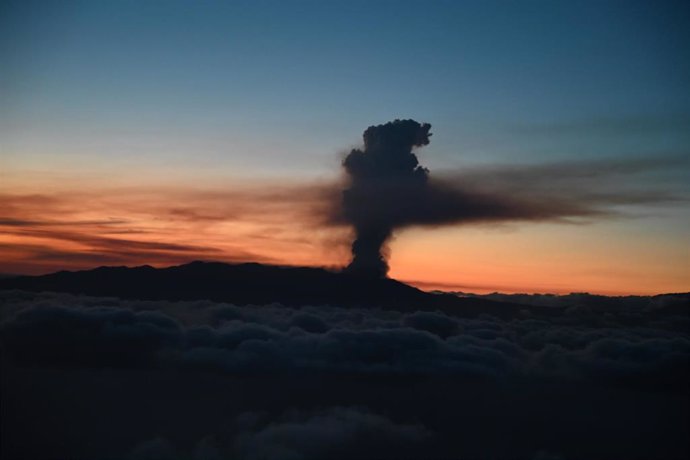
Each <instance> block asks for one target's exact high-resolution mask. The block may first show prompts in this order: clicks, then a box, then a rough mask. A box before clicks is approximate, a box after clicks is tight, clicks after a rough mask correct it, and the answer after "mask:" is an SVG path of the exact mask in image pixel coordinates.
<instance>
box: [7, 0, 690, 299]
mask: <svg viewBox="0 0 690 460" xmlns="http://www.w3.org/2000/svg"><path fill="white" fill-rule="evenodd" d="M689 19H690V8H689V7H688V6H687V4H686V3H685V2H635V1H625V2H586V1H583V2H549V1H543V2H542V1H526V2H511V1H499V2H492V1H482V2H479V1H477V2H461V1H449V2H441V1H431V2H422V3H420V2H405V1H395V2H392V1H375V2H357V1H347V2H337V1H332V2H331V1H329V2H316V1H314V2H307V1H290V2H285V1H254V2H249V1H248V2H176V1H165V2H153V1H151V2H129V1H118V2H106V1H89V2H32V1H25V2H13V1H8V2H3V3H2V5H1V6H0V62H2V63H3V64H2V70H0V272H3V273H26V274H38V273H47V272H51V271H56V270H60V269H81V268H91V267H95V266H99V265H142V264H150V265H154V266H166V265H171V264H176V263H183V262H187V261H191V260H195V259H203V260H225V261H232V262H239V261H259V262H267V263H277V264H289V265H302V264H304V265H316V266H327V267H339V266H342V265H344V264H347V262H348V258H349V248H348V244H349V241H350V239H351V237H352V234H351V230H350V229H348V228H347V227H344V226H338V225H328V224H327V223H326V222H325V221H324V220H323V219H321V218H320V217H319V216H321V214H320V211H322V210H323V207H324V206H327V204H328V203H329V202H330V201H329V200H332V199H333V197H337V196H338V193H339V190H340V189H341V188H339V186H340V185H341V182H342V181H343V173H342V171H341V167H340V164H341V162H342V160H343V158H344V156H345V155H346V154H347V153H348V152H349V151H350V150H351V149H353V148H358V147H359V146H360V145H361V142H362V137H361V136H362V132H363V131H364V130H365V129H366V128H367V127H368V126H370V125H377V124H382V123H386V122H388V121H390V120H393V119H396V118H412V119H415V120H417V121H420V122H428V123H431V125H432V128H431V131H432V133H433V136H432V138H431V143H430V144H429V145H428V146H425V147H423V148H419V149H418V152H417V153H418V156H419V159H420V162H421V163H422V164H423V165H424V166H426V167H428V168H429V170H430V174H431V175H432V177H434V175H436V176H444V175H447V176H448V177H451V178H452V180H453V181H459V182H460V183H461V184H462V183H464V182H463V181H470V182H472V178H475V180H474V181H473V182H480V181H479V180H477V178H480V179H482V180H481V184H480V185H482V186H483V187H489V188H491V187H493V186H494V185H495V184H498V183H499V182H500V181H499V180H498V179H495V178H496V177H499V178H503V177H504V176H505V175H506V174H508V175H509V174H510V171H515V170H516V168H517V169H519V170H521V171H522V170H529V171H532V173H531V174H534V171H539V168H540V167H542V166H544V165H547V166H548V165H552V166H554V165H556V166H558V167H555V166H554V167H552V168H551V169H548V168H546V170H547V171H565V172H563V173H558V174H553V173H548V174H547V173H545V174H544V175H543V176H540V177H539V180H538V181H536V182H539V184H541V185H540V186H539V187H537V188H536V189H534V190H533V188H530V187H532V183H533V181H527V182H523V185H521V187H522V188H523V189H525V190H528V191H539V192H540V195H539V197H540V199H542V200H546V201H548V200H549V199H552V198H553V194H554V193H556V192H554V191H557V192H558V193H560V194H561V195H562V194H563V193H565V192H568V193H576V192H578V193H580V195H583V193H582V191H583V190H587V191H591V193H590V195H589V196H590V197H594V198H592V199H596V197H598V196H601V194H602V193H604V192H607V193H610V192H611V190H613V189H615V190H617V191H619V195H621V194H622V195H623V196H626V197H627V199H619V200H618V201H615V200H614V201H611V200H609V201H607V202H606V203H605V204H601V206H604V208H605V209H601V208H599V210H601V211H602V212H600V213H598V214H596V215H592V216H588V217H586V218H578V219H574V220H573V219H546V220H544V221H529V222H523V221H515V222H512V221H505V222H480V223H476V224H463V225H444V226H433V227H430V226H424V227H410V228H405V229H401V230H399V231H396V233H395V235H394V239H393V240H392V242H391V243H390V245H389V253H390V269H391V270H390V273H389V275H390V276H391V277H393V278H396V279H401V280H405V281H409V282H412V283H413V284H416V285H418V286H420V287H423V288H425V289H446V290H462V291H471V292H491V291H495V290H497V291H503V292H556V293H563V292H573V291H576V292H579V291H588V292H595V293H604V294H628V293H634V294H656V293H662V292H680V291H688V290H690V231H689V230H688V229H689V228H690V209H689V208H688V206H687V199H688V197H690V188H689V187H688V185H687V182H690V181H688V179H690V160H689V158H690V59H689V58H690V45H689V44H690V32H689V31H688V28H687V23H688V20H689ZM630 164H637V165H640V164H643V165H646V166H645V167H644V168H629V167H626V166H625V165H630ZM564 165H565V166H567V167H566V168H564V167H563V166H564ZM602 165H618V166H617V167H615V168H602V167H601V166H602ZM602 170H605V171H604V172H605V173H601V171H602ZM573 171H576V172H577V171H588V173H587V174H580V175H579V176H578V175H577V174H575V175H574V174H573ZM591 171H598V173H597V174H592V173H591ZM492 173H493V174H494V176H492ZM528 176H529V175H528ZM529 177H533V176H529ZM534 177H536V176H534ZM583 177H584V178H585V179H586V180H585V179H583ZM593 177H594V179H593ZM578 178H579V179H578ZM564 184H566V185H567V186H566V185H564ZM637 197H643V198H644V199H641V198H640V199H637Z"/></svg>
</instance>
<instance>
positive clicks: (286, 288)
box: [0, 262, 560, 316]
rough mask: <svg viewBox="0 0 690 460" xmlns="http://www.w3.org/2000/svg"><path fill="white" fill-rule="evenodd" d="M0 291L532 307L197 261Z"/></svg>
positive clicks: (31, 280) (475, 309) (494, 309)
mask: <svg viewBox="0 0 690 460" xmlns="http://www.w3.org/2000/svg"><path fill="white" fill-rule="evenodd" d="M0 289H22V290H28V291H55V292H68V293H72V294H85V295H90V296H113V297H119V298H124V299H142V300H197V299H208V300H213V301H222V302H230V303H234V304H237V305H247V304H256V305H259V304H266V303H274V302H275V303H281V304H283V305H289V306H299V305H310V304H311V305H324V304H328V305H334V306H360V307H381V308H390V309H396V310H442V311H446V312H449V313H453V314H460V315H477V314H481V313H488V314H492V315H499V316H506V315H507V316H512V315H514V314H517V313H518V312H519V311H520V310H523V309H525V308H528V309H530V310H532V311H533V312H535V313H536V312H539V311H541V312H544V313H548V312H553V313H556V312H557V311H559V310H560V309H558V308H551V307H526V306H524V305H517V304H512V303H507V302H496V301H490V300H485V299H475V298H460V297H457V296H455V295H451V294H431V293H427V292H424V291H421V290H419V289H416V288H414V287H412V286H409V285H406V284H403V283H400V282H398V281H395V280H392V279H370V278H362V277H358V276H353V275H349V274H346V273H339V272H332V271H328V270H324V269H320V268H307V267H280V266H272V265H261V264H256V263H247V264H236V265H231V264H224V263H217V262H192V263H189V264H185V265H179V266H175V267H168V268H160V269H157V268H153V267H150V266H141V267H133V268H128V267H100V268H96V269H93V270H85V271H75V272H68V271H61V272H57V273H52V274H49V275H42V276H22V277H17V278H10V279H0Z"/></svg>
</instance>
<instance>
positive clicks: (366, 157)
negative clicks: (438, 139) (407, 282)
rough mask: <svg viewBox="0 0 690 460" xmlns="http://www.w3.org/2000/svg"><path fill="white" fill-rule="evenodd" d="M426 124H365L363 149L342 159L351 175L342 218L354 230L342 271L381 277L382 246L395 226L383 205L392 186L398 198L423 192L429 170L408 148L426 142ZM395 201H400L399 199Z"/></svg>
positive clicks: (393, 216) (385, 266)
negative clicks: (346, 264) (346, 265)
mask: <svg viewBox="0 0 690 460" xmlns="http://www.w3.org/2000/svg"><path fill="white" fill-rule="evenodd" d="M429 129H431V125H430V124H428V123H423V124H420V123H417V122H416V121H414V120H395V121H392V122H389V123H386V124H384V125H378V126H370V127H369V128H367V130H366V131H364V135H363V137H364V150H360V149H354V150H352V151H351V152H350V154H349V155H348V156H347V157H346V158H345V160H344V161H343V167H344V168H345V171H346V172H347V174H348V177H349V179H350V182H349V186H348V188H347V189H346V190H345V191H344V192H343V211H344V215H345V218H346V220H347V221H348V222H350V223H351V224H352V226H353V227H354V230H355V239H354V242H353V243H352V262H351V263H350V265H349V266H348V267H347V271H348V272H350V273H353V274H356V275H361V276H367V277H385V276H386V274H387V273H388V263H387V261H386V257H385V254H384V252H385V244H386V241H388V239H389V238H390V237H391V235H392V233H393V230H394V229H395V227H396V226H397V225H398V224H400V222H398V219H396V214H397V213H395V212H393V213H391V212H390V211H391V210H390V208H389V207H388V206H387V204H388V203H389V200H387V199H383V200H382V199H380V198H381V196H390V192H391V191H392V190H400V191H404V192H405V193H401V196H399V199H400V200H405V198H406V196H410V194H412V195H414V194H415V192H416V191H419V192H423V190H424V189H425V188H426V186H427V183H428V174H429V171H428V170H427V169H426V168H424V167H422V166H420V165H419V161H418V160H417V156H416V155H415V154H414V153H412V148H413V147H420V146H423V145H427V144H428V143H429V136H431V134H430V133H429ZM397 205H403V206H404V203H403V202H402V201H401V202H400V203H398V204H397Z"/></svg>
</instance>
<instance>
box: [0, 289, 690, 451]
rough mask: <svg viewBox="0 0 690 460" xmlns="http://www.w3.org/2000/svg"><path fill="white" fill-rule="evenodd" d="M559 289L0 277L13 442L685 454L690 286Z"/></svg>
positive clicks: (120, 447) (0, 340)
mask: <svg viewBox="0 0 690 460" xmlns="http://www.w3.org/2000/svg"><path fill="white" fill-rule="evenodd" d="M511 299H512V300H513V301H515V300H519V299H516V298H515V297H513V296H511ZM550 299H551V302H552V304H553V305H554V307H555V309H554V312H555V313H554V314H548V312H546V313H544V314H536V313H530V312H529V311H528V310H525V311H523V312H522V313H521V314H519V315H517V316H516V317H514V318H512V319H500V318H496V317H492V316H488V315H483V316H480V317H475V318H465V317H461V316H454V315H450V314H446V313H441V312H434V311H425V310H419V311H413V312H398V311H393V310H377V309H373V310H369V309H367V310H364V309H349V308H336V307H330V306H310V307H302V308H288V307H284V306H281V305H278V304H273V305H256V306H242V307H240V306H235V305H231V304H225V303H214V302H210V301H188V302H166V301H135V300H131V301H126V300H120V299H115V298H94V297H86V296H73V295H67V294H51V293H29V292H22V291H2V292H0V303H1V304H2V309H0V314H1V315H2V316H1V317H0V350H2V353H0V357H1V358H2V360H1V362H2V368H3V374H4V375H5V376H7V377H6V379H5V380H4V381H3V382H4V383H3V385H4V388H5V391H3V395H4V396H3V397H4V398H6V399H3V407H4V412H3V417H4V420H3V422H4V421H5V419H6V420H10V419H11V421H12V423H3V424H2V427H3V429H4V430H5V432H4V433H5V434H4V435H3V439H9V440H10V441H9V442H8V443H4V447H3V449H5V450H4V451H3V455H6V457H7V458H35V459H41V458H84V459H86V458H130V459H143V458H149V459H150V458H166V459H175V458H179V459H183V458H193V459H198V460H201V459H207V460H208V459H219V458H236V459H259V458H280V459H318V458H336V459H340V458H343V459H345V458H355V457H356V458H379V459H396V458H397V459H403V458H409V459H412V458H429V459H445V458H483V457H484V456H487V455H489V456H491V457H494V458H505V459H516V460H517V459H525V458H526V459H536V458H541V459H544V458H569V459H591V458H601V459H604V458H621V457H623V458H628V457H630V456H634V455H641V456H643V457H647V458H679V459H680V458H685V456H686V454H687V443H686V442H685V441H686V436H687V430H686V429H687V428H688V426H687V409H686V408H685V407H686V406H684V405H683V401H687V400H686V398H687V387H688V382H689V381H690V373H689V370H688V369H689V366H688V363H689V362H690V361H689V360H690V318H689V316H688V302H689V299H688V296H687V295H668V296H657V297H653V298H645V297H635V298H629V299H626V298H619V299H613V300H612V299H611V298H602V297H599V296H586V295H579V296H576V297H571V296H564V297H563V298H558V299H559V300H558V301H554V300H553V298H550ZM546 300H548V299H545V298H542V297H540V296H538V298H536V299H535V298H533V297H531V296H530V298H528V299H526V300H525V301H532V302H533V303H539V304H546V305H549V303H548V302H546ZM564 306H567V308H565V309H563V308H562V307H564ZM556 312H557V313H556ZM588 408H596V410H594V409H592V411H593V412H592V411H590V410H589V409H588ZM56 421H57V423H56ZM113 426H117V427H118V428H117V430H116V431H114V432H113V431H112V427H113ZM108 427H110V428H108Z"/></svg>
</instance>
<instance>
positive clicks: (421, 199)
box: [328, 120, 686, 278]
mask: <svg viewBox="0 0 690 460" xmlns="http://www.w3.org/2000/svg"><path fill="white" fill-rule="evenodd" d="M430 128H431V125H430V124H428V123H418V122H416V121H414V120H395V121H392V122H389V123H386V124H383V125H378V126H370V127H369V128H368V129H367V130H366V131H364V136H363V137H364V148H363V149H354V150H352V151H351V152H350V154H349V155H348V156H347V157H346V158H345V160H344V161H343V168H344V170H345V172H346V174H347V178H348V182H347V186H346V188H345V190H344V191H343V196H342V201H341V202H340V203H338V204H337V205H335V206H334V207H333V210H332V211H333V213H332V214H331V215H329V217H328V219H329V222H330V223H331V224H336V225H349V226H351V227H352V228H353V229H354V231H355V238H354V241H353V243H352V248H351V249H352V262H351V263H350V265H349V266H348V267H347V268H346V271H347V272H349V273H352V274H356V275H359V276H366V277H373V278H381V277H385V276H386V274H387V272H388V262H387V253H388V251H387V247H386V244H387V242H388V241H389V240H390V238H391V237H392V236H393V234H394V232H395V231H396V230H399V229H402V228H405V227H410V226H430V227H434V226H441V225H458V224H472V223H474V224H476V223H489V222H496V223H500V222H517V221H523V222H524V221H531V222H563V223H583V222H588V221H591V220H595V219H602V218H608V217H616V216H621V215H624V214H623V213H622V211H621V210H620V207H621V206H637V205H645V204H647V205H649V204H661V203H673V202H677V201H679V200H680V198H679V196H678V195H677V193H675V192H674V191H673V190H672V189H670V188H669V187H668V186H665V187H662V188H659V187H658V186H655V187H652V188H650V187H648V186H647V185H644V184H642V183H639V182H638V181H635V182H632V183H631V185H632V187H630V186H626V182H630V176H634V175H639V174H642V173H645V172H650V171H653V170H659V169H663V168H669V167H685V166H686V163H684V162H682V161H679V160H678V158H675V157H666V158H653V159H638V160H618V161H613V160H610V161H603V160H600V161H594V162H580V163H555V164H549V165H532V166H526V165H523V166H505V165H503V166H501V165H498V166H496V167H494V168H489V169H483V170H482V169H473V170H465V171H463V172H457V171H445V172H444V171H442V172H441V173H440V174H439V175H431V174H430V173H429V170H428V169H426V168H424V167H423V166H421V165H420V164H419V161H418V159H417V156H416V155H415V153H413V151H412V150H413V149H414V148H415V147H422V146H424V145H427V144H429V137H430V136H431V133H430V132H429V130H430Z"/></svg>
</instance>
